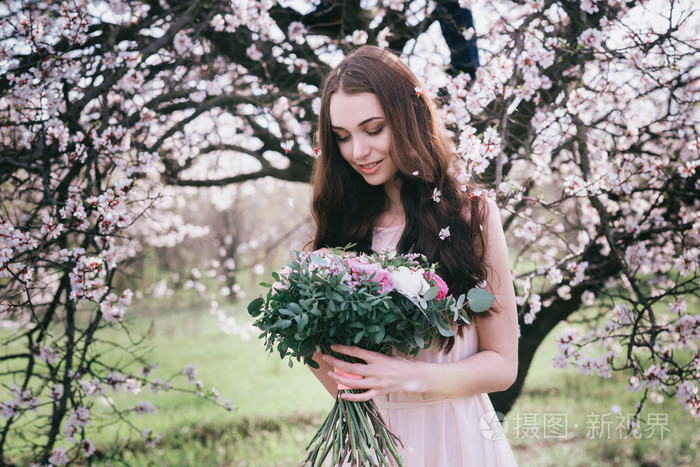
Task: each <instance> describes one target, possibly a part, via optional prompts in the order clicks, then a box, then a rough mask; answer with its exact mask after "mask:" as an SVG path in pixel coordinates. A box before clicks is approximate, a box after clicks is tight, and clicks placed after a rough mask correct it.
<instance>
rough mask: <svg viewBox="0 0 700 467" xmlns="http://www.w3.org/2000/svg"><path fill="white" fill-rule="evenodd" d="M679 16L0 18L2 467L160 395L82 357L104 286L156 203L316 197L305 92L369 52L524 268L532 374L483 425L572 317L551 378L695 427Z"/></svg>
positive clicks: (63, 9) (690, 41)
mask: <svg viewBox="0 0 700 467" xmlns="http://www.w3.org/2000/svg"><path fill="white" fill-rule="evenodd" d="M692 3H693V2H692V1H691V0H679V1H675V0H666V1H662V0H658V1H657V0H653V1H652V0H649V1H641V0H640V1H620V0H582V1H580V2H574V1H569V0H558V1H554V0H518V1H515V0H513V1H508V0H500V1H495V2H480V1H470V0H459V1H458V2H457V1H454V0H426V1H412V2H407V1H404V0H376V1H373V0H369V1H359V0H353V1H350V0H345V1H342V0H318V1H310V0H299V1H295V2H291V1H290V2H285V1H282V0H280V1H278V2H275V1H272V0H226V1H224V0H207V1H204V0H187V1H185V0H159V1H156V0H131V1H127V0H111V1H109V2H107V1H89V0H66V1H63V2H60V1H56V2H41V1H14V0H11V1H10V2H7V4H6V5H3V6H1V7H0V70H2V74H1V75H0V144H1V150H0V206H1V207H2V210H1V211H0V287H1V290H2V294H1V295H0V300H1V301H0V319H2V323H3V328H5V329H7V328H11V329H12V330H13V331H12V333H11V336H10V337H9V338H8V337H6V334H3V336H4V340H3V348H4V349H5V350H4V351H3V354H2V356H0V359H1V362H2V365H3V366H2V368H1V369H0V372H1V373H2V377H3V380H2V381H3V382H5V381H11V383H8V387H7V391H8V392H7V394H8V395H7V396H6V398H5V399H2V401H1V402H0V411H1V413H0V414H1V415H2V420H0V421H1V422H2V424H1V425H0V459H3V461H8V462H10V461H12V459H13V458H14V457H13V456H17V455H19V454H20V452H22V451H24V452H32V453H33V455H34V457H35V458H36V459H37V461H38V462H40V463H42V464H46V463H51V464H53V465H60V464H62V463H66V462H68V461H70V460H72V459H76V458H78V457H81V456H83V457H88V458H89V457H91V456H93V455H94V446H93V443H92V442H91V441H90V438H89V433H90V430H91V429H92V428H91V427H94V426H95V424H92V422H93V417H94V412H93V411H91V410H90V409H91V407H92V406H93V405H94V400H95V397H96V396H99V395H100V394H102V393H104V392H105V391H107V389H108V388H111V390H113V391H116V390H125V391H130V392H138V390H139V389H140V388H141V386H142V385H144V384H150V385H151V387H152V388H154V389H164V388H168V387H169V384H170V383H169V381H162V380H157V379H155V377H154V375H153V368H152V366H151V365H150V363H148V362H146V361H143V365H142V368H143V369H142V371H141V372H140V373H135V372H129V371H127V370H126V369H125V368H122V367H117V366H114V365H112V364H109V363H108V362H106V361H104V360H102V359H100V358H99V356H96V354H95V353H94V352H93V351H92V349H94V348H95V345H96V343H98V342H99V341H100V336H101V332H103V329H104V327H106V326H120V325H121V324H120V323H121V320H122V318H123V317H124V315H125V313H126V312H127V309H128V306H129V303H130V301H131V296H132V294H131V292H130V291H129V290H125V289H124V287H123V286H121V285H120V282H119V280H118V278H119V275H118V273H119V271H123V270H125V269H124V268H125V263H126V262H127V260H128V259H129V258H130V257H132V256H133V255H134V254H135V252H136V251H138V250H137V244H136V243H135V240H134V239H135V238H136V232H139V233H140V232H143V231H144V229H146V230H147V224H148V222H147V221H146V220H145V219H147V217H146V216H143V214H144V213H148V212H149V210H153V209H156V208H154V207H153V206H154V201H155V198H156V197H157V195H158V193H160V190H161V188H160V187H162V186H163V184H170V185H174V186H192V187H205V186H209V187H210V186H226V185H230V184H233V183H237V182H242V181H245V180H252V179H258V178H261V177H275V178H278V179H281V180H289V181H302V182H304V181H308V179H309V174H310V169H311V165H312V163H313V160H314V157H315V153H314V149H313V126H312V123H313V121H314V119H315V112H316V110H317V107H318V98H317V91H318V86H319V85H320V82H321V79H322V77H323V74H324V73H326V72H327V71H328V70H329V67H330V65H332V64H334V63H336V62H337V61H338V58H339V56H340V55H342V53H343V51H344V50H345V49H346V48H348V47H351V46H357V45H360V44H364V43H371V44H377V45H379V46H381V47H389V48H392V49H394V50H399V51H403V53H404V56H405V58H406V59H407V60H408V61H409V63H410V64H411V65H412V66H413V67H414V69H415V70H416V72H417V73H418V74H419V75H421V76H422V77H423V78H424V79H425V81H426V83H427V84H426V89H423V90H420V92H430V93H432V94H433V95H435V96H436V97H437V98H438V100H439V101H440V102H441V103H442V108H441V111H442V113H443V115H444V118H445V120H446V121H447V122H448V124H449V129H450V131H452V132H453V134H454V137H455V153H456V157H455V163H454V171H455V174H456V176H458V177H462V178H465V179H466V178H468V177H470V176H472V175H473V174H475V175H477V176H478V177H479V179H480V180H481V181H482V182H484V184H485V186H486V188H487V190H488V191H489V194H490V195H491V196H494V197H496V198H497V199H498V200H499V202H500V204H501V206H502V208H503V212H504V226H505V228H506V230H507V231H508V233H509V236H510V241H511V246H512V247H513V250H514V252H516V253H517V259H518V262H517V263H515V264H514V280H515V283H516V289H517V293H518V296H519V300H520V305H521V307H520V310H519V312H520V324H521V340H520V357H521V363H520V369H521V371H520V375H519V377H518V380H517V381H516V384H515V385H514V386H513V387H512V388H511V389H510V390H508V391H506V392H504V393H499V394H494V395H492V397H493V400H494V402H495V404H496V406H497V408H498V409H499V410H501V411H503V412H506V411H507V410H508V409H509V408H510V406H511V405H512V403H513V401H514V400H515V398H516V397H517V395H518V394H519V392H520V390H521V388H522V384H523V381H524V378H525V376H526V374H527V370H528V367H529V364H530V362H531V361H532V358H533V356H534V353H535V351H536V349H537V348H538V346H539V344H540V343H541V342H542V341H543V339H544V338H545V336H546V335H547V334H548V333H549V332H550V331H551V330H552V329H553V328H554V327H555V326H556V325H557V324H559V323H561V322H562V321H564V320H567V319H569V318H570V317H572V316H577V317H579V321H584V322H585V326H578V327H576V328H572V329H571V330H567V331H566V332H565V333H563V334H562V335H561V336H560V337H559V338H558V343H559V347H560V355H559V356H558V357H557V358H556V360H555V364H556V365H557V366H561V367H566V366H574V367H576V368H578V369H579V370H580V371H581V372H583V373H592V374H597V375H599V376H602V377H609V376H610V375H611V374H612V372H614V371H625V372H627V373H626V374H627V375H628V378H629V383H628V384H627V389H629V390H632V391H639V394H640V397H639V402H640V403H639V406H638V412H637V414H639V413H640V412H641V410H642V409H643V405H644V402H645V400H646V399H647V397H649V395H650V394H651V393H653V392H657V393H665V394H668V395H669V396H675V397H676V398H677V399H678V400H679V402H680V403H681V404H683V405H684V406H686V407H687V408H688V410H689V411H690V412H691V413H692V414H693V415H696V416H697V415H698V412H699V410H700V409H699V400H698V386H697V382H698V378H699V376H698V375H699V373H700V353H698V351H697V348H698V345H697V344H698V339H699V338H700V331H698V329H699V327H698V319H699V318H698V304H697V297H698V287H699V285H700V284H699V283H698V275H697V269H698V244H699V242H700V220H699V219H698V214H697V212H698V209H699V208H700V206H699V204H700V203H699V200H698V198H699V197H698V192H699V191H700V190H699V188H700V187H699V181H698V169H697V166H698V160H699V157H698V152H699V150H700V139H699V136H698V117H697V105H698V100H699V97H700V85H699V79H700V76H699V72H698V70H700V66H699V65H700V64H699V61H700V43H699V42H698V39H697V37H696V36H697V34H696V31H697V30H698V29H700V20H699V16H700V13H698V12H697V11H696V10H693V5H692ZM469 9H471V12H470V10H469ZM472 13H473V14H474V17H475V19H476V21H475V22H474V23H472ZM475 42H476V43H477V44H478V45H479V60H478V62H477V60H476V55H475V48H474V44H475ZM477 63H479V64H480V66H478V67H477ZM417 92H418V91H417ZM407 98H410V96H407ZM474 195H475V196H476V195H479V194H478V193H475V194H474ZM438 199H439V198H438ZM441 235H443V236H444V237H445V238H448V235H449V229H448V230H447V231H446V232H442V233H441ZM448 241H449V240H448ZM187 375H188V379H190V380H192V381H195V380H196V375H195V374H194V370H193V369H188V372H187ZM194 391H195V392H201V391H199V390H198V389H195V390H194ZM209 397H211V398H212V399H218V396H217V395H216V393H214V394H212V395H210V396H209ZM149 410H153V409H152V408H151V407H150V406H147V405H144V404H141V405H135V406H133V407H130V408H126V409H119V408H116V407H115V411H114V413H113V414H112V415H111V417H113V418H112V419H113V420H127V422H126V423H128V415H129V414H130V413H134V412H135V413H139V412H143V411H149ZM105 416H106V415H105ZM106 417H107V416H106ZM35 419H40V420H42V422H41V423H35V424H32V426H33V427H39V428H32V429H35V430H36V434H37V436H33V435H32V436H29V435H28V434H25V433H26V432H25V430H26V429H27V424H26V422H27V420H35ZM637 423H638V420H637V417H635V418H634V419H633V420H632V426H631V427H630V428H631V429H635V428H636V424H637ZM144 438H145V439H146V441H147V442H149V443H150V442H152V441H153V439H154V434H153V433H150V432H145V433H144Z"/></svg>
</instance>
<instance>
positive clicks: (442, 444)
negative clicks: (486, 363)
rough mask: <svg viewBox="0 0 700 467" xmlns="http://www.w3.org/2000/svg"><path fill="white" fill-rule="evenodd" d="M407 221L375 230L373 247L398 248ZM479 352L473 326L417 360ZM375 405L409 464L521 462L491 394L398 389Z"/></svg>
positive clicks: (448, 466) (442, 466)
mask: <svg viewBox="0 0 700 467" xmlns="http://www.w3.org/2000/svg"><path fill="white" fill-rule="evenodd" d="M402 230H403V225H398V226H395V227H388V228H377V229H375V230H374V234H373V239H372V250H374V251H383V250H385V249H387V248H395V247H396V244H397V243H398V240H399V238H400V236H401V232H402ZM478 351H479V336H478V334H477V332H476V330H475V329H474V328H473V327H469V328H467V330H466V331H465V332H464V333H463V335H462V337H457V338H456V341H455V345H454V347H453V348H452V350H451V351H450V352H449V353H447V354H446V353H444V352H441V351H438V350H435V349H433V348H429V349H425V350H422V351H420V352H419V353H418V355H417V356H416V359H417V360H421V361H425V362H453V361H458V360H461V359H464V358H466V357H469V356H470V355H473V354H475V353H477V352H478ZM374 401H375V403H376V404H377V406H378V407H379V409H380V411H381V412H382V416H383V417H384V421H385V422H386V423H387V425H388V426H389V429H390V430H391V431H392V432H393V433H394V434H396V435H397V436H398V437H399V438H400V439H401V442H402V443H403V448H401V446H399V451H400V454H401V458H402V460H403V462H404V466H405V467H466V466H478V467H492V466H515V465H517V464H516V462H515V457H513V452H512V451H511V448H510V445H509V444H508V440H507V439H506V437H505V434H504V432H503V429H502V427H501V424H500V422H499V421H498V418H497V417H496V416H495V412H494V409H493V406H492V405H491V401H490V400H489V398H488V396H487V395H486V394H478V395H475V396H471V397H462V398H458V399H439V400H426V399H423V397H422V395H421V394H416V393H392V394H387V395H383V396H381V397H377V398H375V399H374Z"/></svg>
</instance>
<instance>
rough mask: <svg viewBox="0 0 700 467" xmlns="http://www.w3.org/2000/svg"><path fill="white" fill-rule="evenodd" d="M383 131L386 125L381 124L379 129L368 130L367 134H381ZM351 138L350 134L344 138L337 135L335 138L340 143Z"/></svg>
mask: <svg viewBox="0 0 700 467" xmlns="http://www.w3.org/2000/svg"><path fill="white" fill-rule="evenodd" d="M382 131H384V127H383V126H380V127H379V128H377V129H376V130H374V131H368V132H367V134H368V135H370V136H377V135H378V134H380V133H381V132H382ZM349 139H350V136H346V137H344V138H341V137H339V136H336V137H335V140H336V141H337V142H339V143H344V142H345V141H347V140H349Z"/></svg>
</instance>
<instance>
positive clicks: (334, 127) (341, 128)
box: [331, 116, 384, 130]
mask: <svg viewBox="0 0 700 467" xmlns="http://www.w3.org/2000/svg"><path fill="white" fill-rule="evenodd" d="M373 120H384V117H379V116H377V117H370V118H368V119H365V120H362V121H361V122H360V124H359V125H357V126H362V125H366V124H367V123H369V122H371V121H373ZM331 128H332V129H334V130H344V129H345V128H343V127H340V126H334V125H331Z"/></svg>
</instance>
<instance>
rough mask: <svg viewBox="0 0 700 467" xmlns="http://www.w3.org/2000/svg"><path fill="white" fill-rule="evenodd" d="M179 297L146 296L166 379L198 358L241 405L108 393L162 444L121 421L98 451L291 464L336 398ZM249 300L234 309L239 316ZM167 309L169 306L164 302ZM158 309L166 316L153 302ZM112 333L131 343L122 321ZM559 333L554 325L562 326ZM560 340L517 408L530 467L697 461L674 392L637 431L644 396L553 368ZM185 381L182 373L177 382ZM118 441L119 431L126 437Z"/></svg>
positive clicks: (210, 462)
mask: <svg viewBox="0 0 700 467" xmlns="http://www.w3.org/2000/svg"><path fill="white" fill-rule="evenodd" d="M174 303H176V302H170V303H169V302H164V303H163V307H162V308H161V307H160V306H159V305H158V303H157V302H156V303H153V302H141V303H139V302H137V303H135V304H134V305H133V306H132V307H131V308H130V316H131V319H132V320H133V322H132V326H133V327H134V328H136V329H140V330H142V331H143V330H146V329H147V328H148V326H149V324H150V323H151V322H153V323H154V327H153V336H152V338H151V339H150V340H149V348H150V350H149V352H148V355H149V357H150V359H151V360H153V361H155V362H158V363H159V367H158V368H157V370H156V371H155V376H157V377H160V378H162V379H165V378H167V377H168V376H170V375H172V374H176V373H181V372H182V370H183V368H184V367H185V366H186V365H188V364H194V365H195V368H196V369H197V372H198V378H200V379H201V380H202V382H203V384H204V391H205V392H208V391H210V390H211V388H216V390H217V391H218V392H219V393H220V394H221V396H222V397H224V398H228V399H230V400H231V403H232V405H233V406H234V410H233V411H232V412H228V411H226V410H224V409H223V408H221V407H219V406H216V405H214V404H212V403H211V402H208V401H205V400H203V399H201V398H198V397H196V396H194V395H192V394H186V393H181V392H176V391H171V392H167V393H159V394H156V395H153V394H151V393H150V391H148V390H146V389H145V388H144V390H142V391H141V393H139V394H138V395H125V394H123V393H118V394H116V395H111V394H110V397H113V401H112V402H113V403H114V404H116V405H117V406H120V407H126V406H129V405H133V404H136V403H137V402H140V401H143V400H149V401H150V402H151V403H153V404H154V405H156V406H157V408H158V411H157V413H155V414H146V415H142V416H138V417H132V418H131V419H132V421H133V423H134V425H135V427H136V428H137V429H138V430H140V429H143V428H146V427H149V428H152V429H153V430H154V431H155V432H157V433H159V434H160V435H161V437H162V439H161V442H160V443H159V444H158V445H157V446H156V447H155V448H152V449H147V448H145V447H144V446H143V443H142V442H141V441H140V435H139V434H138V432H137V431H135V430H129V429H126V427H121V428H119V427H117V426H116V425H114V424H110V425H106V426H102V427H100V429H99V431H98V432H96V433H95V434H93V435H92V436H93V439H94V441H95V442H96V443H97V444H98V446H100V449H101V450H103V451H107V452H114V451H119V452H120V456H121V458H122V460H123V461H124V463H125V464H127V465H134V466H139V465H143V466H146V465H158V466H168V465H170V466H224V465H226V466H293V465H298V464H299V462H300V461H301V460H302V459H303V458H304V447H305V445H306V443H307V442H308V440H309V439H310V437H311V436H312V435H313V432H314V430H315V427H316V426H317V425H318V424H319V423H320V422H321V418H322V417H323V415H324V414H325V412H326V411H327V410H328V409H329V408H330V406H331V405H332V402H333V401H332V400H331V398H330V396H329V395H328V394H327V393H326V392H325V390H324V389H323V388H322V387H321V385H320V384H318V382H317V381H316V380H315V379H314V377H313V376H312V375H311V373H310V372H309V371H308V370H306V369H305V368H304V367H303V366H301V365H299V364H296V365H295V366H294V367H293V368H291V369H290V368H289V367H288V364H287V362H286V361H282V360H280V359H279V358H278V357H277V356H275V355H269V354H267V353H265V351H264V348H263V346H262V344H261V343H260V342H259V341H257V340H255V339H253V340H248V341H245V340H242V339H241V338H240V337H238V336H231V335H227V334H224V333H223V332H222V331H221V330H220V329H219V328H218V326H217V319H216V318H215V317H214V316H213V315H211V314H209V313H208V312H207V311H205V310H201V309H196V307H193V309H192V310H189V311H182V309H181V307H180V306H177V305H174ZM244 306H245V303H241V304H239V305H237V306H235V307H233V306H232V307H230V309H229V310H227V311H228V312H229V313H231V314H234V315H235V316H237V317H238V318H239V320H242V319H243V318H245V311H244ZM168 308H170V309H171V310H172V311H166V310H167V309H168ZM155 309H158V312H157V313H154V312H153V310H155ZM108 333H109V335H108V336H106V337H108V338H110V339H113V340H116V341H119V340H121V341H124V342H125V341H126V340H125V334H124V332H123V331H122V330H119V329H116V328H115V329H113V330H110V331H108ZM555 334H556V330H555V333H554V334H553V335H555ZM554 353H555V346H554V344H553V341H552V339H549V340H548V341H547V342H545V344H544V345H543V346H542V347H541V348H540V350H539V351H538V354H537V356H536V359H535V362H534V363H533V366H532V369H531V371H530V374H529V375H528V378H527V381H526V384H525V389H524V392H523V394H522V395H521V397H520V399H519V400H518V401H517V403H516V405H515V407H514V408H513V410H512V411H511V412H510V413H509V414H508V416H507V418H506V421H507V430H508V431H507V436H508V438H509V440H510V442H511V445H512V446H513V449H514V452H515V455H516V458H517V459H518V462H519V464H520V465H521V466H550V465H551V466H583V465H585V466H596V465H601V466H602V465H645V466H653V465H688V466H690V465H699V464H700V456H698V455H697V454H696V448H697V446H698V444H699V443H700V430H698V423H697V420H694V419H693V418H692V417H691V416H690V415H688V414H687V412H686V411H685V410H684V409H683V408H682V407H681V406H680V404H678V403H677V402H676V401H675V400H664V401H663V402H661V403H648V405H647V409H646V411H645V416H646V418H647V423H643V424H642V433H641V436H640V437H639V438H638V439H634V438H630V437H628V436H627V434H626V431H624V430H622V429H618V424H619V423H620V421H621V420H624V418H625V416H626V415H627V414H630V413H632V412H633V409H634V404H635V402H636V399H635V397H636V396H637V394H634V393H628V392H627V391H625V390H624V389H623V387H624V384H623V383H621V382H620V381H619V378H617V377H615V378H614V379H618V381H614V380H605V379H602V378H599V377H591V376H581V375H578V374H576V373H575V372H572V371H568V370H566V371H564V370H559V369H555V368H553V367H552V366H551V363H550V362H551V359H552V357H553V356H554ZM176 381H179V383H178V384H179V385H180V386H184V387H187V388H190V389H194V386H193V385H187V384H186V383H185V378H184V376H183V377H181V378H179V379H176ZM114 439H119V442H118V443H115V442H114Z"/></svg>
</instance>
